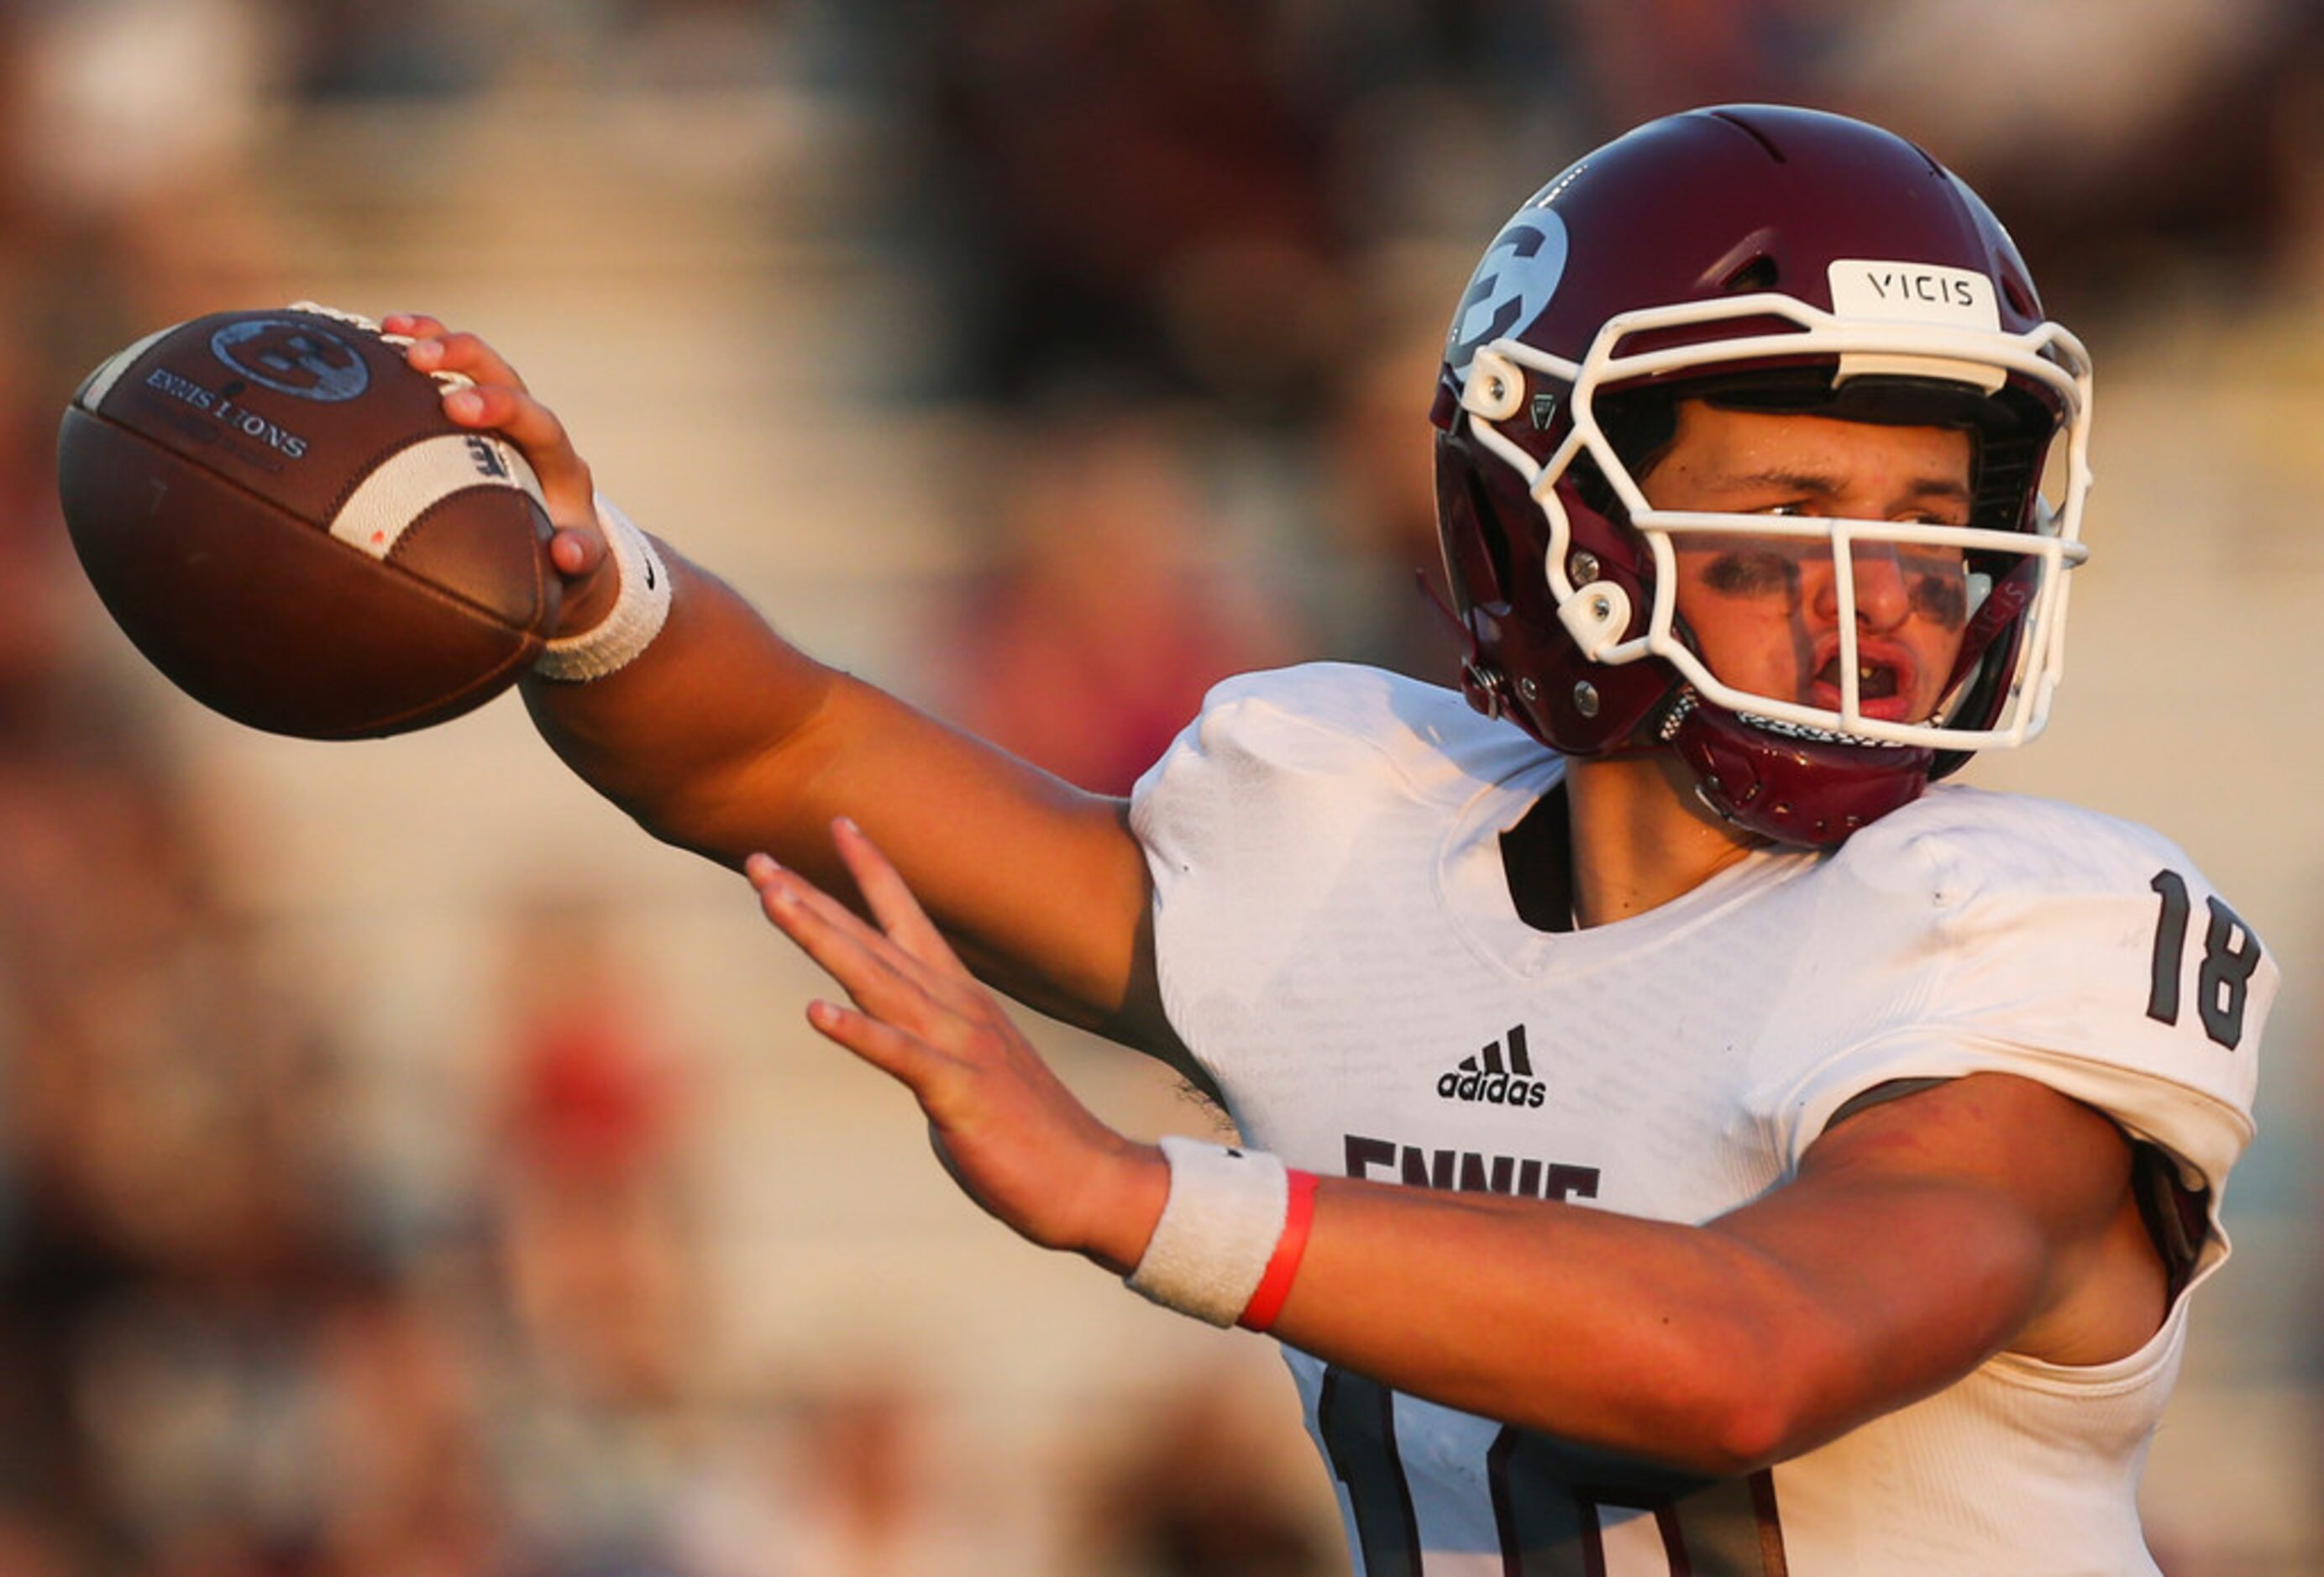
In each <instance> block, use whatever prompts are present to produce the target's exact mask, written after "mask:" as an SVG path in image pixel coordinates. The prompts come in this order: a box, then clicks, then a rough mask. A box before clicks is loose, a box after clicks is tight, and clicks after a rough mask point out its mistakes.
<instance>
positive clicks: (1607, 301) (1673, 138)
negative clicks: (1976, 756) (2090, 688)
mask: <svg viewBox="0 0 2324 1577" xmlns="http://www.w3.org/2000/svg"><path fill="white" fill-rule="evenodd" d="M2089 392H2090V385H2089V362H2088V357H2087V355H2085V353H2084V352H2083V349H2082V347H2081V345H2080V342H2079V341H2078V340H2076V339H2075V338H2074V337H2073V336H2071V335H2070V334H2069V333H2067V332H2066V331H2065V330H2064V329H2062V328H2061V327H2058V326H2057V325H2056V324H2053V323H2051V322H2049V321H2047V320H2046V319H2045V318H2043V313H2042V308H2041V304H2040V300H2039V299H2038V298H2037V297H2036V296H2035V294H2034V290H2033V280H2032V279H2031V277H2030V276H2029V275H2028V273H2027V272H2026V270H2025V265H2024V263H2023V261H2022V260H2020V258H2019V257H2018V255H2017V251H2016V248H2015V246H2014V245H2013V244H2011V242H2010V239H2009V236H2008V235H2007V234H2006V232H2005V231H2004V230H2003V229H2002V227H2001V225H2000V224H1999V222H1998V221H1997V220H1996V219H1995V218H1994V217H1993V215H1992V213H1991V212H1990V211H1989V210H1987V208H1986V206H1985V204H1984V203H1983V202H1981V201H1979V200H1978V197H1977V195H1976V194H1975V193H1974V192H1972V191H1970V190H1969V188H1968V187H1967V186H1965V185H1964V184H1962V182H1961V181H1960V180H1959V179H1957V178H1956V177H1954V176H1953V175H1952V174H1951V173H1950V172H1949V171H1946V170H1945V169H1944V168H1943V167H1942V166H1941V165H1939V164H1938V163H1937V162H1936V161H1934V160H1932V159H1931V158H1930V157H1929V156H1928V155H1927V154H1925V153H1923V152H1921V151H1920V150H1919V149H1918V148H1916V147H1914V145H1913V144H1912V143H1907V142H1905V141H1904V139H1902V138H1900V137H1897V136H1895V135H1893V134H1890V133H1887V132H1885V131H1882V130H1880V129H1879V128H1877V127H1875V126H1870V125H1867V124H1863V123H1861V122H1858V121H1852V120H1849V119H1846V118H1843V117H1841V116H1838V115H1826V114H1821V113H1819V112H1816V111H1812V110H1803V109H1792V108H1783V107H1776V106H1761V105H1745V106H1729V107H1724V108H1717V109H1705V110H1696V111H1693V112H1691V113H1688V114H1685V115H1673V116H1670V117H1668V118H1666V119H1664V120H1659V121H1655V122H1652V123H1651V124H1646V125H1645V126H1642V127H1640V128H1638V129H1637V131H1634V132H1632V133H1630V134H1628V135H1627V136H1624V137H1621V138H1619V139H1618V140H1617V141H1615V142H1613V143H1609V144H1607V145H1606V146H1605V147H1603V148H1601V149H1600V150H1598V151H1597V152H1594V153H1591V154H1590V155H1588V156H1587V157H1586V158H1584V159H1582V161H1579V162H1578V163H1576V164H1574V165H1573V166H1572V168H1571V169H1569V170H1567V171H1564V172H1563V174H1561V175H1559V176H1558V177H1557V179H1556V180H1553V181H1551V182H1550V183H1549V184H1548V185H1547V186H1546V187H1545V188H1543V189H1541V191H1540V192H1538V193H1536V194H1535V196H1534V197H1533V198H1531V199H1530V200H1529V201H1527V202H1526V205H1525V206H1524V207H1523V208H1519V209H1518V210H1517V213H1516V215H1515V216H1514V217H1511V218H1510V220H1509V221H1508V224H1507V225H1506V226H1503V227H1502V229H1501V231H1500V233H1499V235H1497V236H1495V237H1494V240H1493V243H1492V244H1491V245H1490V246H1489V248H1488V249H1487V250H1486V253H1485V256H1484V260H1483V261H1482V262H1481V263H1480V264H1479V265H1478V267H1477V271H1476V273H1475V275H1474V277H1473V278H1472V279H1471V282H1470V285H1469V289H1468V291H1467V292H1466V294H1465V295H1464V296H1463V298H1462V302H1461V305H1460V308H1459V309H1458V310H1457V311H1456V312H1455V314H1454V317H1453V321H1452V332H1451V334H1450V335H1449V336H1448V337H1447V340H1446V346H1445V355H1444V366H1443V373H1442V375H1441V379H1440V383H1439V387H1438V390H1437V396H1436V407H1435V410H1434V421H1435V423H1436V426H1437V428H1438V429H1439V432H1438V438H1437V466H1436V476H1437V515H1438V525H1439V530H1440V532H1441V535H1442V538H1443V548H1444V558H1445V567H1446V571H1447V574H1448V576H1449V578H1450V581H1451V584H1452V595H1453V598H1454V604H1455V608H1456V610H1457V612H1458V613H1459V615H1460V619H1461V622H1462V624H1463V626H1464V627H1465V628H1466V631H1467V632H1468V636H1469V639H1470V641H1471V652H1470V656H1469V660H1468V663H1467V665H1466V668H1465V669H1464V674H1463V688H1464V689H1465V690H1466V692H1467V694H1468V696H1469V699H1470V701H1471V704H1473V705H1476V706H1477V707H1478V708H1479V709H1480V710H1481V711H1484V712H1487V713H1489V714H1492V715H1507V716H1508V717H1509V718H1510V719H1512V720H1513V721H1514V722H1516V723H1517V724H1518V725H1519V726H1520V727H1522V728H1524V729H1525V730H1526V732H1527V733H1531V734H1533V735H1534V736H1535V738H1537V739H1539V740H1541V741H1542V742H1544V743H1545V744H1547V745H1550V746H1551V747H1553V748H1554V749H1556V750H1559V751H1562V752H1566V753H1569V754H1573V755H1598V754H1604V753H1608V752H1618V751H1632V750H1651V749H1662V748H1669V749H1674V750H1675V751H1677V752H1679V754H1680V756H1681V757H1682V758H1683V760H1684V761H1686V762H1687V763H1688V765H1689V766H1690V767H1691V768H1692V770H1693V772H1694V773H1695V775H1696V779H1697V789H1698V792H1699V793H1700V794H1701V797H1702V798H1703V799H1704V801H1705V802H1706V803H1707V804H1709V805H1710V806H1711V808H1713V809H1714V810H1716V811H1717V812H1718V813H1719V814H1720V815H1721V816H1726V817H1728V818H1729V820H1731V821H1733V822H1735V823H1737V824H1738V825H1742V826H1744V827H1747V828H1748V829H1750V830H1752V831H1754V832H1757V833H1761V834H1764V835H1768V836H1771V837H1774V838H1777V839H1780V840H1782V841H1784V842H1786V843H1791V844H1833V843H1837V842H1839V841H1840V840H1841V839H1843V838H1845V837H1846V836H1847V835H1849V833H1850V832H1852V831H1854V830H1855V829H1856V828H1857V827H1859V826H1861V825H1865V824H1866V823H1867V822H1869V821H1871V820H1873V819H1874V818H1875V817H1877V816H1883V815H1885V814H1886V813H1887V812H1888V811H1891V810H1894V809H1895V808H1896V807H1898V806H1901V805H1904V804H1905V803H1907V802H1908V801H1910V800H1911V799H1913V798H1914V797H1915V796H1917V795H1918V794H1919V793H1920V792H1921V791H1922V789H1923V788H1924V787H1925V786H1926V785H1927V783H1928V782H1929V781H1930V779H1932V778H1934V777H1941V776H1943V775H1944V774H1945V773H1946V772H1948V771H1950V770H1954V769H1956V768H1957V767H1959V766H1960V763H1961V762H1962V761H1964V760H1965V759H1966V758H1967V754H1968V752H1971V751H1975V750H1978V749H1981V748H1985V747H1987V746H1995V745H2014V744H2017V743H2020V742H2024V740H2026V739H2028V738H2031V737H2032V736H2033V734H2034V733H2037V732H2039V730H2040V729H2041V727H2042V725H2043V721H2044V718H2045V716H2046V714H2047V712H2048V708H2049V703H2050V697H2051V693H2052V689H2053V688H2054V687H2055V686H2056V684H2057V681H2058V678H2059V675H2060V667H2061V642H2062V638H2063V632H2064V620H2065V611H2066V576H2065V571H2066V570H2067V569H2068V568H2069V567H2070V566H2072V565H2074V564H2076V563H2079V562H2080V560H2081V558H2083V557H2084V555H2085V552H2086V549H2083V548H2082V546H2081V544H2080V518H2081V510H2082V501H2083V497H2084V495H2085V493H2087V491H2088V488H2089V466H2088V454H2089ZM1681 396H1688V397H1701V398H1704V399H1707V400H1710V401H1711V402H1712V403H1715V404H1728V405H1732V406H1736V407H1739V408H1743V409H1752V410H1774V411H1781V412H1794V411H1796V412H1806V413H1812V414H1817V415H1823V416H1829V417H1837V418H1840V419H1843V420H1862V421H1872V422H1884V423H1892V424H1906V425H1934V426H1943V427H1958V428H1961V429H1967V430H1968V431H1969V433H1970V435H1971V439H1972V453H1973V456H1974V459H1973V463H1972V482H1971V488H1972V494H1973V498H1972V502H1971V503H1970V507H1969V517H1968V521H1967V523H1966V524H1943V525H1940V524H1930V523H1925V522H1920V521H1869V520H1853V519H1834V518H1812V517H1811V518H1803V517H1800V516H1796V515H1791V514H1720V513H1706V512H1680V511H1672V510H1656V509H1655V508H1654V507H1653V506H1652V505H1650V504H1649V503H1648V502H1647V499H1646V495H1645V493H1643V492H1642V491H1641V489H1640V485H1639V482H1638V478H1637V475H1636V474H1635V468H1637V467H1638V466H1641V463H1642V462H1644V461H1646V459H1647V458H1648V457H1649V454H1648V453H1647V452H1642V451H1650V450H1651V449H1652V447H1654V446H1655V440H1656V438H1657V437H1659V438H1667V437H1668V435H1669V432H1670V430H1671V428H1670V423H1671V420H1672V412H1673V410H1674V408H1675V401H1676V400H1677V399H1678V398H1680V397H1681ZM1658 424H1659V425H1658ZM2045 483H2046V485H2047V489H2048V491H2047V492H2046V493H2045ZM1690 533H1699V534H1710V533H1717V534H1720V535H1722V536H1724V537H1733V536H1735V535H1737V534H1746V535H1750V536H1753V537H1756V538H1759V539H1767V540H1775V541H1780V542H1781V543H1782V544H1783V545H1784V549H1785V550H1786V551H1790V552H1794V553H1812V554H1816V555H1821V556H1825V558H1826V561H1827V564H1828V567H1829V569H1830V570H1831V573H1832V576H1833V577H1834V579H1835V580H1836V581H1837V583H1838V585H1839V586H1840V590H1839V593H1838V597H1839V602H1840V610H1841V616H1840V619H1839V621H1838V623H1839V625H1840V629H1839V633H1838V642H1839V644H1838V649H1837V654H1836V657H1835V658H1834V659H1833V660H1832V661H1831V663H1830V664H1829V665H1828V667H1827V669H1825V670H1824V671H1825V672H1827V673H1829V674H1830V675H1831V679H1830V681H1829V682H1828V683H1827V684H1826V685H1824V686H1823V687H1822V688H1821V690H1819V691H1818V692H1817V694H1818V695H1821V696H1824V698H1825V699H1826V700H1828V701H1830V700H1835V699H1836V704H1830V705H1818V704H1814V701H1813V698H1812V697H1811V698H1808V699H1803V697H1802V696H1799V695H1775V694H1766V693H1760V692H1755V691H1753V690H1751V689H1749V688H1748V687H1740V686H1738V685H1736V684H1734V683H1730V682H1729V678H1727V677H1722V676H1721V675H1720V674H1719V673H1718V672H1716V671H1715V670H1714V669H1713V668H1712V667H1711V665H1710V664H1709V663H1708V662H1707V660H1706V659H1705V658H1704V656H1703V653H1702V651H1701V649H1700V647H1699V646H1698V644H1697V642H1696V641H1695V640H1694V639H1693V637H1692V634H1691V633H1690V632H1689V631H1688V629H1687V626H1686V624H1685V622H1684V620H1683V618H1682V617H1681V616H1680V614H1679V612H1678V609H1677V606H1676V602H1677V595H1676V584H1675V583H1676V573H1675V568H1674V566H1675V563H1676V560H1675V558H1674V546H1673V544H1674V540H1679V541H1685V540H1688V539H1689V534H1690ZM1709 539H1710V538H1709V536H1707V535H1696V536H1694V537H1693V538H1692V541H1693V542H1695V543H1701V542H1703V541H1706V540H1709ZM1900 549H1906V550H1910V549H1919V550H1920V551H1923V552H1928V551H1931V550H1942V551H1944V552H1947V553H1950V554H1952V555H1954V556H1955V557H1956V558H1957V560H1958V561H1959V563H1960V565H1961V566H1962V567H1963V582H1962V590H1963V595H1964V599H1965V600H1964V605H1963V611H1962V613H1963V618H1964V620H1965V622H1964V627H1963V630H1962V642H1961V647H1960V658H1959V659H1958V661H1957V662H1956V664H1955V666H1954V669H1953V671H1952V673H1951V674H1950V677H1949V678H1948V679H1947V680H1946V684H1945V688H1944V694H1943V698H1942V700H1941V704H1940V705H1938V707H1937V709H1936V710H1935V712H1934V713H1933V714H1932V715H1928V716H1906V717H1897V716H1895V715H1893V714H1894V713H1895V707H1894V706H1893V705H1890V706H1886V707H1884V706H1882V705H1879V704H1878V703H1877V699H1876V698H1875V696H1877V687H1878V686H1879V685H1880V683H1881V680H1880V677H1879V668H1878V664H1877V660H1874V661H1872V662H1871V663H1870V664H1869V665H1868V666H1867V664H1865V663H1860V662H1859V660H1858V646H1857V638H1858V637H1857V632H1856V630H1855V629H1854V627H1853V626H1854V625H1855V623H1856V622H1857V621H1856V618H1855V614H1854V612H1853V610H1854V608H1855V598H1854V593H1853V582H1854V578H1855V575H1856V573H1857V572H1856V569H1855V567H1854V561H1853V560H1852V559H1851V554H1852V553H1857V552H1858V551H1859V550H1860V551H1862V552H1864V553H1867V554H1893V553H1895V552H1897V551H1898V550H1900ZM1867 690H1870V691H1872V692H1873V694H1867Z"/></svg>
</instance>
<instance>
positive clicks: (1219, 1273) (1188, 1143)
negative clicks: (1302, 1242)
mask: <svg viewBox="0 0 2324 1577" xmlns="http://www.w3.org/2000/svg"><path fill="white" fill-rule="evenodd" d="M1162 1154H1163V1155H1164V1156H1165V1157H1167V1159H1168V1160H1169V1162H1170V1197H1169V1199H1168V1200H1167V1202H1166V1203H1164V1204H1163V1206H1162V1219H1161V1220H1160V1221H1158V1222H1156V1223H1155V1225H1154V1236H1153V1239H1152V1240H1150V1241H1149V1242H1148V1244H1147V1245H1146V1252H1145V1254H1144V1255H1142V1256H1141V1257H1140V1258H1139V1261H1138V1268H1136V1269H1135V1270H1132V1271H1131V1272H1130V1274H1129V1276H1127V1277H1124V1279H1125V1280H1126V1281H1127V1282H1128V1283H1129V1285H1130V1290H1131V1291H1133V1292H1136V1293H1138V1294H1139V1295H1140V1296H1144V1297H1146V1298H1148V1299H1150V1300H1151V1301H1153V1302H1155V1303H1157V1304H1160V1305H1162V1306H1163V1307H1165V1308H1171V1309H1176V1310H1177V1311H1178V1312H1179V1313H1181V1314H1192V1315H1194V1317H1195V1318H1196V1319H1199V1320H1208V1321H1209V1322H1210V1323H1212V1324H1213V1325H1231V1324H1233V1323H1235V1321H1236V1319H1237V1318H1238V1317H1239V1316H1240V1314H1242V1312H1243V1310H1244V1309H1245V1308H1246V1307H1248V1306H1249V1305H1250V1295H1251V1294H1252V1293H1253V1292H1255V1291H1257V1290H1258V1289H1259V1277H1262V1276H1264V1275H1265V1274H1266V1273H1267V1265H1268V1260H1269V1259H1271V1258H1273V1257H1274V1254H1275V1245H1276V1241H1277V1239H1279V1238H1281V1237H1282V1235H1283V1222H1284V1219H1285V1217H1286V1215H1287V1214H1288V1213H1289V1211H1290V1204H1291V1180H1290V1174H1289V1173H1288V1172H1286V1170H1285V1169H1284V1166H1283V1163H1282V1162H1281V1161H1279V1160H1277V1159H1276V1157H1273V1156H1270V1155H1268V1153H1267V1152H1266V1151H1265V1150H1249V1149H1241V1148H1233V1149H1230V1148H1225V1147H1223V1146H1220V1145H1213V1144H1204V1143H1203V1142H1202V1141H1201V1140H1199V1139H1179V1138H1177V1137H1176V1136H1175V1135H1174V1136H1172V1137H1171V1138H1168V1139H1164V1140H1163V1141H1162Z"/></svg>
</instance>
